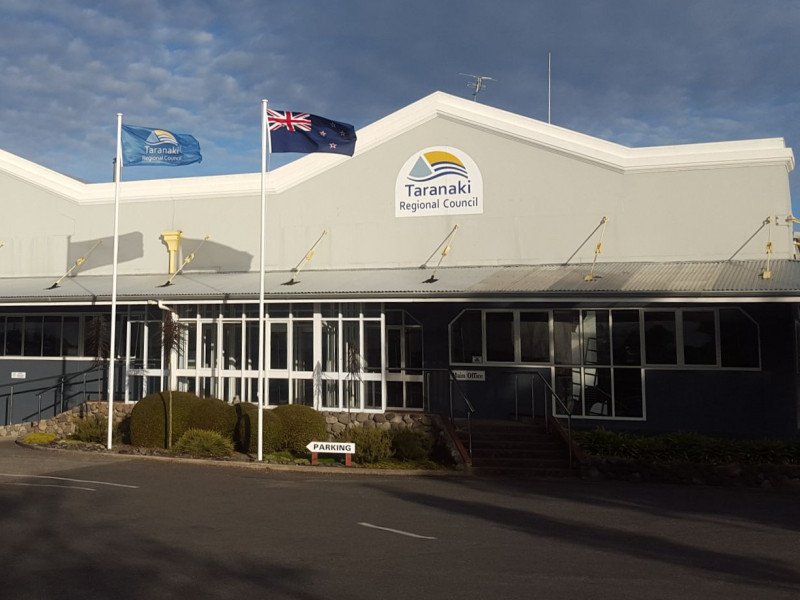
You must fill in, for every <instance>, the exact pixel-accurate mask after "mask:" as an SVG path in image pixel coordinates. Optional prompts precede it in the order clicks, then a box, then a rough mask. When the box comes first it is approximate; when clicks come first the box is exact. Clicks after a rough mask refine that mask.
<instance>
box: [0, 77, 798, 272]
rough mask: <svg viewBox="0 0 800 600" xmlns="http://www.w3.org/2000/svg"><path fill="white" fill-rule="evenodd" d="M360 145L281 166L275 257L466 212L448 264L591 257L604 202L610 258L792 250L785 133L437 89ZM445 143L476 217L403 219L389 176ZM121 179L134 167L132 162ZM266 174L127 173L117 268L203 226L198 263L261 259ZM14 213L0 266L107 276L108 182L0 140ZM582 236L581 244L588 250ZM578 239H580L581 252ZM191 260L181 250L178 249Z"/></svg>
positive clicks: (398, 250)
mask: <svg viewBox="0 0 800 600" xmlns="http://www.w3.org/2000/svg"><path fill="white" fill-rule="evenodd" d="M358 135H359V142H358V145H357V152H356V155H355V156H354V157H352V158H347V157H340V156H330V155H309V156H306V157H303V158H302V159H300V160H298V161H296V162H294V163H291V164H289V165H286V166H285V167H282V168H280V169H278V170H276V171H275V172H273V173H270V176H269V181H270V185H269V187H270V190H271V193H270V195H269V198H268V215H267V217H268V232H267V265H268V268H270V269H289V268H291V267H294V266H295V265H296V264H297V263H298V262H299V261H300V260H301V259H302V257H303V256H304V255H305V254H306V252H307V251H308V249H309V248H310V247H311V245H312V244H313V243H314V242H315V241H316V240H317V238H318V237H319V236H320V234H321V233H322V231H323V230H325V229H327V230H328V231H329V235H327V236H326V237H325V238H324V239H323V241H322V242H321V244H320V246H319V247H318V248H317V251H316V253H315V256H314V258H313V260H312V262H311V264H310V267H312V268H345V267H346V268H353V267H365V268H366V267H400V266H402V267H408V266H418V265H419V264H421V263H422V262H423V261H424V260H425V259H426V258H428V257H429V256H430V255H431V253H432V252H433V251H434V250H435V249H436V247H437V246H438V245H439V244H440V243H441V242H442V241H443V239H444V238H445V236H446V235H447V234H448V233H449V232H450V231H451V230H452V228H453V227H454V225H456V224H458V225H459V227H460V229H459V231H458V234H457V237H456V239H455V240H454V243H453V245H452V252H451V253H450V254H449V255H448V257H447V258H446V262H445V264H447V265H449V266H455V265H495V264H547V263H561V262H564V261H565V260H567V258H569V257H570V256H573V254H574V257H573V258H572V261H573V262H577V261H584V262H586V261H590V260H592V258H593V257H594V249H595V245H596V243H597V241H599V231H598V232H595V234H594V235H591V236H590V234H591V232H592V231H593V230H595V228H596V227H597V225H598V224H599V223H600V221H601V219H602V218H603V217H604V216H607V217H608V218H609V221H608V224H607V225H606V227H605V231H604V237H603V252H602V254H601V255H600V257H599V260H605V261H676V260H677V261H684V260H687V261H688V260H693V261H694V260H701V261H702V260H724V259H727V258H730V257H731V255H733V254H734V252H736V251H737V249H739V248H740V247H741V246H742V245H743V244H744V243H745V242H746V241H747V240H748V238H750V237H751V236H753V234H754V233H755V234H756V235H755V236H754V237H752V239H751V240H750V242H749V243H748V244H747V245H745V246H744V247H742V248H741V250H740V251H739V252H738V254H737V255H736V257H737V258H740V259H747V258H761V257H764V256H765V248H766V242H767V239H768V235H769V233H768V230H767V228H764V229H762V230H761V231H759V232H758V233H756V231H757V230H758V228H759V227H760V226H761V224H762V222H763V221H764V219H765V218H766V217H767V216H774V217H777V221H778V223H779V225H777V226H772V228H771V235H772V237H771V240H772V249H773V257H774V258H790V257H793V256H794V253H793V252H794V248H793V244H792V227H791V226H790V225H787V224H785V219H786V217H787V216H788V215H789V214H790V211H791V201H790V195H789V185H788V171H789V170H791V169H792V168H793V165H794V159H793V156H792V153H791V150H789V149H787V148H785V146H784V144H783V142H782V140H775V139H769V140H754V141H747V142H724V143H715V144H695V145H686V146H671V147H661V148H643V149H632V148H625V147H623V146H619V145H617V144H613V143H610V142H606V141H603V140H597V139H595V138H591V137H589V136H585V135H583V134H579V133H576V132H570V131H567V130H564V129H561V128H559V127H554V126H551V125H547V124H545V123H540V122H537V121H534V120H531V119H527V118H524V117H520V116H518V115H513V114H511V113H507V112H504V111H499V110H497V109H493V108H491V107H486V106H485V105H480V104H476V103H472V102H469V101H465V100H462V99H458V98H453V97H451V96H447V95H445V94H440V93H437V94H433V95H431V96H429V97H427V98H424V99H422V100H420V101H419V102H417V103H415V104H413V105H411V106H409V107H407V108H405V109H402V110H401V111H398V112H397V113H395V114H393V115H389V116H388V117H386V118H385V119H382V120H380V121H378V122H377V123H375V124H373V125H371V126H369V127H367V128H365V129H364V130H362V131H359V132H358ZM430 146H451V147H454V148H457V149H459V150H460V151H463V152H466V153H467V154H468V155H470V156H471V157H472V159H473V160H474V161H475V162H476V163H477V165H478V167H479V169H480V170H481V173H482V177H483V182H484V212H483V214H480V215H457V216H436V217H413V218H396V217H395V216H394V206H395V198H394V193H395V191H394V190H395V180H396V178H397V175H398V172H399V170H400V169H401V167H402V166H403V164H404V163H405V162H406V160H407V159H408V158H409V157H410V156H412V155H413V154H414V153H416V152H418V151H420V150H422V149H423V148H426V147H430ZM123 180H124V174H123ZM259 182H260V176H259V174H257V173H256V174H247V175H230V176H218V177H201V178H188V179H173V180H155V181H136V182H125V181H123V183H122V193H121V198H122V203H121V210H120V234H121V236H122V243H121V247H120V259H121V262H120V272H121V273H153V272H155V273H165V274H166V272H167V261H168V256H167V249H166V246H165V244H163V242H162V241H161V240H160V237H159V236H160V234H161V233H162V232H164V231H173V230H182V231H183V232H184V243H183V245H182V254H183V255H184V256H185V255H186V254H188V253H189V252H191V251H193V250H194V249H195V248H196V247H197V246H198V245H199V243H200V242H201V241H202V239H203V237H204V236H205V235H210V236H211V238H210V240H209V241H208V242H207V243H206V244H204V245H203V247H202V248H201V250H200V251H199V252H198V253H197V257H196V259H195V260H194V261H193V262H192V263H191V264H190V265H189V267H188V268H189V269H201V270H213V271H242V270H254V269H257V267H258V242H259V231H258V223H259V209H260V204H259ZM0 194H1V195H2V197H3V199H4V206H5V211H4V212H5V214H4V219H3V221H2V223H1V224H0V241H5V242H6V247H5V248H3V249H0V259H1V258H3V255H4V253H5V254H6V255H7V256H11V257H12V258H11V259H8V258H6V260H2V261H0V277H9V276H33V275H52V276H60V275H61V274H63V273H64V272H65V271H66V270H67V269H68V268H69V267H70V266H72V264H73V263H74V261H75V260H76V259H77V258H78V257H79V256H80V255H81V253H82V252H85V251H86V250H87V249H88V248H89V247H90V246H91V245H92V243H93V242H94V241H95V240H97V239H104V240H106V242H105V243H104V244H103V245H102V246H101V247H100V248H99V249H97V250H96V251H95V252H93V253H92V255H91V257H90V258H89V259H88V260H87V262H86V264H85V265H84V266H83V267H82V268H81V270H82V271H83V272H87V273H95V274H100V273H110V271H111V265H110V262H111V243H110V241H111V232H112V218H113V184H111V183H104V184H83V183H80V182H77V181H75V180H72V179H70V178H67V177H64V176H62V175H59V174H56V173H53V172H51V171H48V170H47V169H44V168H42V167H40V166H38V165H34V164H33V163H29V162H28V161H24V160H23V159H19V158H18V157H13V156H12V155H8V154H7V153H2V154H0ZM581 244H583V246H582V247H581ZM579 248H580V249H579ZM181 258H182V257H179V260H180V259H181Z"/></svg>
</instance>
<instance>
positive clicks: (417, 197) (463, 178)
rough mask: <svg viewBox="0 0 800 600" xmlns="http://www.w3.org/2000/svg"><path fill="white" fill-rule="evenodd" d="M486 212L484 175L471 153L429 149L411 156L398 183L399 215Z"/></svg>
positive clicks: (396, 204) (397, 211)
mask: <svg viewBox="0 0 800 600" xmlns="http://www.w3.org/2000/svg"><path fill="white" fill-rule="evenodd" d="M482 213H483V178H482V177H481V172H480V170H479V169H478V165H477V164H475V161H473V160H472V158H470V156H469V155H468V154H467V153H465V152H463V151H461V150H458V149H456V148H450V147H448V146H438V147H433V148H425V149H424V150H421V151H420V152H417V153H416V154H414V155H413V156H411V157H410V158H409V159H408V160H407V161H406V163H405V164H404V165H403V167H402V168H401V169H400V172H399V173H398V175H397V181H396V183H395V211H394V214H395V216H396V217H428V216H437V215H468V214H482Z"/></svg>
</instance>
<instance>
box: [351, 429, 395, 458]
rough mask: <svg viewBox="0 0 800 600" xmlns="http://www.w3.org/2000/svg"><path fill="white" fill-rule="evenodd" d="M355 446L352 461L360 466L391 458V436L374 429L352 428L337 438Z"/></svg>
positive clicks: (381, 430)
mask: <svg viewBox="0 0 800 600" xmlns="http://www.w3.org/2000/svg"><path fill="white" fill-rule="evenodd" d="M337 439H338V440H340V441H343V442H353V443H354V444H355V445H356V453H355V456H354V459H355V461H356V462H357V463H360V464H369V463H377V462H381V461H384V460H388V459H389V458H391V457H392V435H391V434H390V433H389V432H388V431H384V430H383V429H377V428H375V427H352V428H350V429H345V430H344V431H343V432H342V433H340V434H339V435H338V436H337Z"/></svg>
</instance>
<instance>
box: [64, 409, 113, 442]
mask: <svg viewBox="0 0 800 600" xmlns="http://www.w3.org/2000/svg"><path fill="white" fill-rule="evenodd" d="M70 437H71V438H72V439H74V440H80V441H82V442H87V443H92V442H93V443H97V444H104V443H107V442H108V419H101V418H100V417H97V416H95V417H91V418H89V419H81V420H80V421H77V422H76V423H75V433H73V434H72V435H71V436H70ZM118 440H119V431H118V430H117V428H116V427H114V428H113V429H112V430H111V441H112V442H116V441H118Z"/></svg>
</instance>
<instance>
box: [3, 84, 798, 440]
mask: <svg viewBox="0 0 800 600" xmlns="http://www.w3.org/2000/svg"><path fill="white" fill-rule="evenodd" d="M793 167H794V157H793V154H792V151H791V149H789V148H786V146H785V144H784V142H783V140H782V139H761V140H748V141H734V142H719V143H708V144H691V145H683V146H666V147H652V148H627V147H624V146H620V145H618V144H614V143H610V142H607V141H603V140H600V139H596V138H593V137H589V136H586V135H583V134H580V133H576V132H573V131H568V130H565V129H562V128H560V127H556V126H553V125H549V124H545V123H541V122H538V121H535V120H532V119H529V118H526V117H522V116H519V115H515V114H511V113H508V112H505V111H502V110H498V109H495V108H491V107H489V106H485V105H481V104H478V103H475V102H471V101H466V100H463V99H459V98H455V97H452V96H449V95H446V94H443V93H435V94H432V95H430V96H428V97H426V98H423V99H422V100H420V101H418V102H416V103H414V104H412V105H410V106H408V107H406V108H403V109H401V110H399V111H397V112H396V113H394V114H392V115H389V116H387V117H385V118H384V119H382V120H380V121H378V122H376V123H373V124H372V125H370V126H368V127H366V128H364V129H362V130H360V131H359V132H358V144H357V148H356V153H355V155H354V156H353V157H352V158H348V157H342V156H335V155H325V154H311V155H307V156H304V157H303V158H301V159H299V160H297V161H295V162H293V163H290V164H288V165H286V166H283V167H281V168H279V169H276V170H275V171H274V172H271V173H269V178H268V184H267V188H268V199H267V207H268V208H267V228H266V264H267V269H266V275H265V278H266V279H265V281H266V299H267V305H266V313H267V321H266V325H265V327H266V340H267V343H266V361H267V377H268V386H267V388H268V394H267V400H268V403H269V404H270V405H276V404H281V403H287V402H292V403H303V404H308V405H312V406H314V407H317V408H319V409H324V410H351V411H364V412H374V411H379V412H383V411H396V410H409V411H425V410H429V411H434V412H441V413H445V414H451V413H452V414H454V415H455V416H458V415H459V414H463V413H464V411H465V410H466V409H467V408H466V407H467V403H466V402H465V401H464V396H466V397H467V398H468V400H469V402H470V403H471V404H472V406H473V408H474V409H475V414H474V418H476V419H478V418H509V417H519V416H520V415H526V414H527V415H530V414H531V413H532V412H533V413H536V414H541V413H542V412H543V411H544V410H545V404H547V406H548V410H553V411H556V412H559V413H563V412H565V411H566V410H570V411H571V412H572V414H573V417H574V423H575V425H576V426H581V427H592V426H597V425H601V426H604V427H607V428H614V429H622V430H636V431H645V432H661V431H675V430H680V431H699V432H704V433H709V434H722V435H736V436H744V435H747V436H781V437H794V436H797V435H798V429H799V428H800V400H799V398H800V387H799V386H798V383H799V382H798V368H799V363H800V360H798V348H797V343H798V332H800V326H799V324H800V311H799V310H798V292H800V262H798V261H797V260H796V258H797V256H796V246H795V242H794V238H793V223H794V220H793V219H794V217H793V216H792V212H791V199H790V192H789V179H788V175H789V172H790V171H791V170H792V169H793ZM0 193H1V194H2V197H3V199H4V207H5V215H4V219H3V224H2V226H0V242H3V243H4V247H2V248H0V303H1V304H2V306H0V313H1V316H0V340H2V342H0V354H2V356H0V410H2V407H3V404H2V402H3V400H5V407H6V421H7V422H9V421H19V420H21V419H26V420H28V419H31V418H34V417H36V416H38V414H39V412H41V411H42V410H44V412H45V414H47V411H53V410H59V409H60V405H63V404H64V403H66V404H67V405H69V404H70V402H74V401H75V399H76V398H78V399H82V398H83V397H85V396H87V395H89V396H93V397H98V396H100V397H104V396H105V392H104V391H102V390H103V387H102V385H101V384H100V382H96V383H88V384H87V383H85V379H86V377H87V373H88V376H89V377H90V378H91V377H92V374H93V373H95V372H99V373H100V374H101V377H102V374H103V369H104V367H103V365H102V364H100V365H99V366H97V365H96V363H97V361H96V360H95V357H96V356H97V355H98V353H99V352H98V339H100V338H102V337H103V335H105V334H104V332H105V331H106V330H107V325H105V326H104V325H103V323H104V321H107V318H108V315H109V314H110V309H109V306H110V297H111V279H112V278H111V272H112V264H111V263H112V246H113V244H112V231H113V209H114V186H113V183H102V184H86V183H82V182H79V181H76V180H74V179H71V178H69V177H66V176H63V175H60V174H58V173H55V172H53V171H50V170H48V169H45V168H43V167H41V166H39V165H36V164H33V163H30V162H28V161H25V160H23V159H20V158H19V157H16V156H13V155H10V154H8V153H4V152H0ZM259 223H260V174H258V173H255V174H245V175H227V176H218V177H198V178H186V179H161V180H152V181H131V182H126V181H124V175H123V182H122V184H121V209H120V238H119V240H120V259H119V274H120V275H119V280H118V302H119V309H118V326H117V331H118V332H119V333H118V335H117V341H118V343H117V347H116V349H115V353H116V355H117V356H118V360H117V361H116V364H117V366H116V368H117V371H115V373H116V374H117V375H116V376H115V380H116V382H117V383H118V385H116V386H115V387H116V397H117V398H118V399H124V400H126V401H129V402H132V401H135V400H137V399H138V398H141V397H142V396H143V395H144V394H146V393H149V392H151V391H158V390H161V389H163V388H164V387H165V386H166V377H167V375H168V368H167V367H168V364H169V363H168V361H167V360H165V357H164V356H162V354H163V352H162V351H161V344H160V341H159V340H160V337H159V336H160V333H159V332H160V322H161V319H162V314H163V312H164V311H165V310H169V311H174V312H175V313H176V314H177V315H178V316H179V318H180V322H181V323H182V324H183V325H184V327H185V329H184V335H185V342H184V344H183V349H182V351H181V352H180V353H178V354H177V356H176V357H175V359H176V362H175V365H176V366H175V368H174V369H173V371H174V372H173V373H172V376H173V377H174V379H175V385H176V387H178V388H180V389H184V390H189V391H195V392H196V393H198V394H200V395H210V396H216V397H220V398H224V399H226V400H228V401H234V400H241V401H256V389H257V381H258V377H257V376H258V365H257V357H258V349H257V346H258V328H259V321H258V314H259V306H258V296H259V256H260V255H259V243H260V242H259V236H260V225H259ZM207 236H208V238H207ZM188 258H191V259H192V260H190V261H188V262H187V259H188ZM181 266H182V267H183V268H182V269H181ZM177 269H180V272H179V273H177V274H174V273H172V274H171V272H172V271H174V270H177ZM65 274H68V275H67V276H65ZM56 284H57V285H56ZM93 365H95V367H94V368H93ZM451 373H452V375H451ZM451 377H455V378H456V379H458V380H459V383H458V384H453V383H452V381H451V379H450V378H451ZM23 378H24V379H23ZM543 382H547V384H549V385H551V386H552V388H553V389H554V390H555V392H556V395H557V396H558V398H560V399H561V401H562V402H559V401H557V400H556V399H555V398H554V397H553V394H549V393H548V391H547V387H546V384H545V383H543ZM12 387H14V388H16V392H15V393H14V396H13V397H12V394H11V389H12ZM42 405H43V406H44V408H41V407H42ZM37 411H38V412H37Z"/></svg>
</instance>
